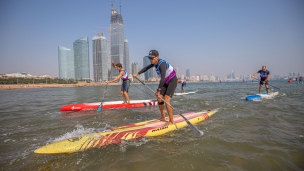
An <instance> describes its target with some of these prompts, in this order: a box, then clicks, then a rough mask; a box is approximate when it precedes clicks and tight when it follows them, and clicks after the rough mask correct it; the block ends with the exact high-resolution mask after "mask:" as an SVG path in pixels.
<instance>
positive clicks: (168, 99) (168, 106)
mask: <svg viewBox="0 0 304 171" xmlns="http://www.w3.org/2000/svg"><path fill="white" fill-rule="evenodd" d="M176 79H177V78H176V77H174V78H172V80H171V81H170V82H169V84H168V87H167V91H166V92H165V99H164V100H165V101H166V109H167V112H168V116H169V122H171V124H174V117H173V109H172V107H171V98H172V96H173V95H174V92H175V89H176V86H177V80H176Z"/></svg>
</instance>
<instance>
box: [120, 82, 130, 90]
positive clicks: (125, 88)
mask: <svg viewBox="0 0 304 171" xmlns="http://www.w3.org/2000/svg"><path fill="white" fill-rule="evenodd" d="M129 87H130V81H123V82H122V85H121V89H120V91H123V92H128V91H129Z"/></svg>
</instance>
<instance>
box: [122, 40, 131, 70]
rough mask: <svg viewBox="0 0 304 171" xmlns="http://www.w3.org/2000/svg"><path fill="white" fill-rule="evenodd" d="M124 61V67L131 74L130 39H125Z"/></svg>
mask: <svg viewBox="0 0 304 171" xmlns="http://www.w3.org/2000/svg"><path fill="white" fill-rule="evenodd" d="M123 61H124V62H123V63H124V66H123V67H124V68H125V70H127V73H128V74H131V72H130V59H129V43H128V40H127V39H125V41H124V54H123Z"/></svg>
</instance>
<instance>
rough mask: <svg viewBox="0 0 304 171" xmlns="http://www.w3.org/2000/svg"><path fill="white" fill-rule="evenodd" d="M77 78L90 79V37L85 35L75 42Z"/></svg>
mask: <svg viewBox="0 0 304 171" xmlns="http://www.w3.org/2000/svg"><path fill="white" fill-rule="evenodd" d="M73 48H74V65H75V79H76V80H90V59H89V38H88V37H83V38H80V39H78V40H76V41H75V42H74V43H73Z"/></svg>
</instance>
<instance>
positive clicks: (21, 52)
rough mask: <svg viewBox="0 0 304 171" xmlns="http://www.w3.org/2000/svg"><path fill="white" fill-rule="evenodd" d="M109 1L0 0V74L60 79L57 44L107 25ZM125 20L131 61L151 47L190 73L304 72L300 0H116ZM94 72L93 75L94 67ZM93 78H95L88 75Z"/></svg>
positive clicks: (303, 10) (70, 45) (303, 22)
mask: <svg viewBox="0 0 304 171" xmlns="http://www.w3.org/2000/svg"><path fill="white" fill-rule="evenodd" d="M111 2H112V1H110V0H1V1H0V24H1V27H0V28H1V30H0V37H1V39H0V45H1V46H0V74H6V73H15V72H27V73H30V74H32V75H36V76H40V75H51V76H53V77H58V73H59V71H58V46H64V47H67V48H70V49H73V42H74V41H75V40H77V39H79V38H81V37H85V36H88V37H89V39H90V42H89V44H90V65H91V67H92V63H93V62H92V37H93V36H95V35H96V33H97V32H105V34H106V35H107V30H106V29H102V28H98V27H109V26H110V15H111ZM120 2H121V14H122V15H123V20H124V24H125V38H127V39H128V41H129V50H130V63H133V62H137V63H139V64H141V66H142V58H143V57H144V56H146V55H148V52H149V50H151V49H156V50H158V51H159V53H160V58H162V59H165V60H167V61H168V62H169V63H171V64H172V65H173V66H174V67H178V68H179V73H180V74H185V72H186V69H190V72H191V75H195V74H199V75H210V74H211V72H213V74H214V75H216V76H220V77H226V75H227V74H228V73H231V71H232V70H233V71H234V72H235V74H236V75H243V74H245V75H247V74H253V73H254V72H256V71H257V70H258V69H260V68H261V67H262V65H267V69H269V70H270V72H271V75H287V74H288V73H289V72H296V73H298V72H301V73H304V1H303V0H121V1H117V0H116V1H113V4H114V6H115V7H116V9H117V10H118V11H120V8H119V3H120ZM91 73H92V72H91ZM91 78H92V75H91Z"/></svg>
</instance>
